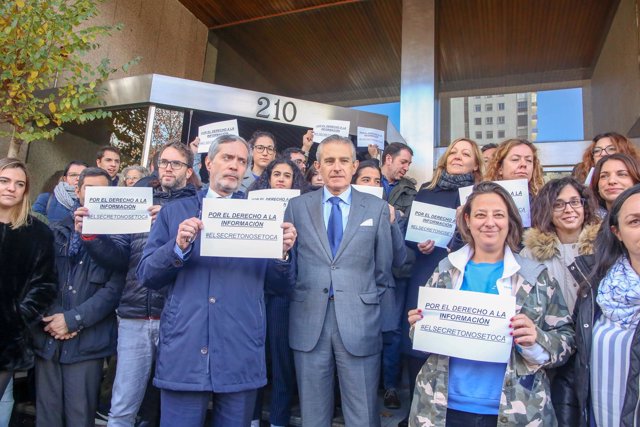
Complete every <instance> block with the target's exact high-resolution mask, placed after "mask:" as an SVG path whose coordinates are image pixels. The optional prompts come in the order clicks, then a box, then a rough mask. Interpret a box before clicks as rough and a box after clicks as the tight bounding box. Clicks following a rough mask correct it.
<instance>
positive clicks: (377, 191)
mask: <svg viewBox="0 0 640 427" xmlns="http://www.w3.org/2000/svg"><path fill="white" fill-rule="evenodd" d="M351 186H352V187H353V188H355V189H356V190H358V191H359V192H361V193H367V194H371V195H372V196H376V197H377V198H378V199H382V194H383V192H384V188H383V187H373V186H371V185H356V184H351Z"/></svg>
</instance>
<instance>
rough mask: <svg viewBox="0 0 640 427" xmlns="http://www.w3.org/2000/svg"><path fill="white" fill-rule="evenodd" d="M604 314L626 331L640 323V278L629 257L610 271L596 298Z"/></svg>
mask: <svg viewBox="0 0 640 427" xmlns="http://www.w3.org/2000/svg"><path fill="white" fill-rule="evenodd" d="M596 301H597V302H598V305H599V306H600V308H601V309H602V314H603V315H604V316H605V317H607V318H608V319H609V320H611V321H612V322H616V323H617V324H618V325H620V326H621V327H622V328H624V329H630V328H635V327H636V326H637V325H638V321H640V277H638V274H637V273H636V272H635V271H634V270H633V268H632V267H631V264H630V263H629V260H628V259H627V257H621V258H620V259H618V260H617V261H616V263H615V264H613V266H612V267H611V268H610V269H609V271H608V272H607V274H606V276H604V279H602V282H600V286H599V288H598V296H597V297H596Z"/></svg>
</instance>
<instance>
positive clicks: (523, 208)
mask: <svg viewBox="0 0 640 427" xmlns="http://www.w3.org/2000/svg"><path fill="white" fill-rule="evenodd" d="M493 182H495V183H496V184H499V185H500V186H501V187H502V188H504V189H505V190H507V191H508V192H509V194H511V198H512V199H513V201H514V203H515V204H516V207H517V208H518V212H520V218H521V219H522V225H523V226H524V227H531V207H530V206H529V183H528V181H527V180H526V179H510V180H506V181H493ZM472 190H473V185H470V186H468V187H461V188H459V189H458V193H459V194H460V204H461V205H464V204H465V203H466V201H467V199H468V198H469V196H470V195H471V191H472Z"/></svg>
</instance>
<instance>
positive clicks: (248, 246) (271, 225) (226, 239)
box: [200, 198, 284, 258]
mask: <svg viewBox="0 0 640 427" xmlns="http://www.w3.org/2000/svg"><path fill="white" fill-rule="evenodd" d="M283 219H284V207H283V204H282V202H269V201H266V200H260V201H258V200H242V199H206V198H205V199H204V200H203V201H202V222H203V223H204V229H203V230H202V232H201V234H200V255H202V256H221V257H232V258H282V234H283V230H282V228H281V227H280V225H281V224H282V222H283Z"/></svg>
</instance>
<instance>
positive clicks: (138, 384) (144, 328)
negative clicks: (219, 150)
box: [76, 142, 196, 426]
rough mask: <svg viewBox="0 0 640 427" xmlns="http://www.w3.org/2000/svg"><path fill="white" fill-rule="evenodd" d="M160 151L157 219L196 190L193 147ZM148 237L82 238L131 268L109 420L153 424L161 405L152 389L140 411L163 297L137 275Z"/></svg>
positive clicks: (94, 251)
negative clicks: (165, 208) (169, 205)
mask: <svg viewBox="0 0 640 427" xmlns="http://www.w3.org/2000/svg"><path fill="white" fill-rule="evenodd" d="M158 153H159V155H158V160H157V164H158V180H156V181H152V182H151V183H150V184H154V185H155V186H154V187H153V206H152V207H151V208H150V212H151V215H152V217H153V219H154V220H155V218H156V217H157V215H158V212H159V211H160V209H161V208H162V206H163V205H165V204H167V203H169V202H172V201H174V200H179V199H183V198H186V197H194V196H195V195H196V189H195V187H194V186H193V185H191V184H187V181H188V179H189V178H190V177H191V175H192V173H193V169H192V166H193V152H192V151H191V150H190V149H189V148H188V147H187V146H186V145H185V144H182V143H181V142H171V143H168V144H166V145H164V146H163V147H162V148H161V149H160V150H159V151H158ZM87 213H88V211H87V210H86V208H81V209H79V210H78V211H77V212H76V226H77V228H78V230H80V229H81V224H82V217H83V216H84V215H86V214H87ZM148 237H149V233H139V234H125V235H115V236H104V235H101V236H95V237H94V236H86V235H85V236H84V239H93V240H85V242H84V245H85V247H86V248H87V250H88V251H89V253H91V255H92V256H93V258H94V259H96V260H98V261H99V262H102V263H104V264H107V265H108V264H110V263H111V264H113V263H116V266H117V267H119V268H121V269H126V270H127V278H126V285H125V288H124V291H123V293H122V298H121V299H120V304H119V306H118V310H117V312H118V317H119V322H118V364H117V368H116V377H115V381H114V384H113V393H112V398H111V410H110V412H109V422H108V425H109V426H133V425H134V424H135V423H136V416H138V418H139V421H140V420H142V421H146V422H148V423H150V424H153V423H154V419H153V418H154V415H155V413H156V412H157V409H158V406H159V393H157V391H156V392H153V391H152V390H150V392H149V393H147V398H148V400H147V401H146V405H145V406H146V408H145V409H147V410H146V411H144V412H145V414H142V413H140V414H138V412H139V411H140V405H141V404H142V401H143V397H144V396H145V390H146V388H147V382H148V380H149V377H150V375H151V372H152V370H153V369H152V367H153V364H154V361H155V356H156V351H157V346H158V332H159V328H160V315H161V313H162V308H163V307H164V302H165V293H164V292H159V291H154V290H152V289H149V288H146V287H144V286H142V284H141V283H139V282H138V280H137V278H136V268H137V266H138V263H139V262H140V258H142V251H143V249H144V247H145V245H146V243H147V238H148ZM114 254H118V256H114ZM107 255H108V258H107ZM154 397H155V399H154ZM154 408H155V410H154ZM141 412H142V411H141ZM149 418H151V419H149ZM156 418H157V417H156Z"/></svg>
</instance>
